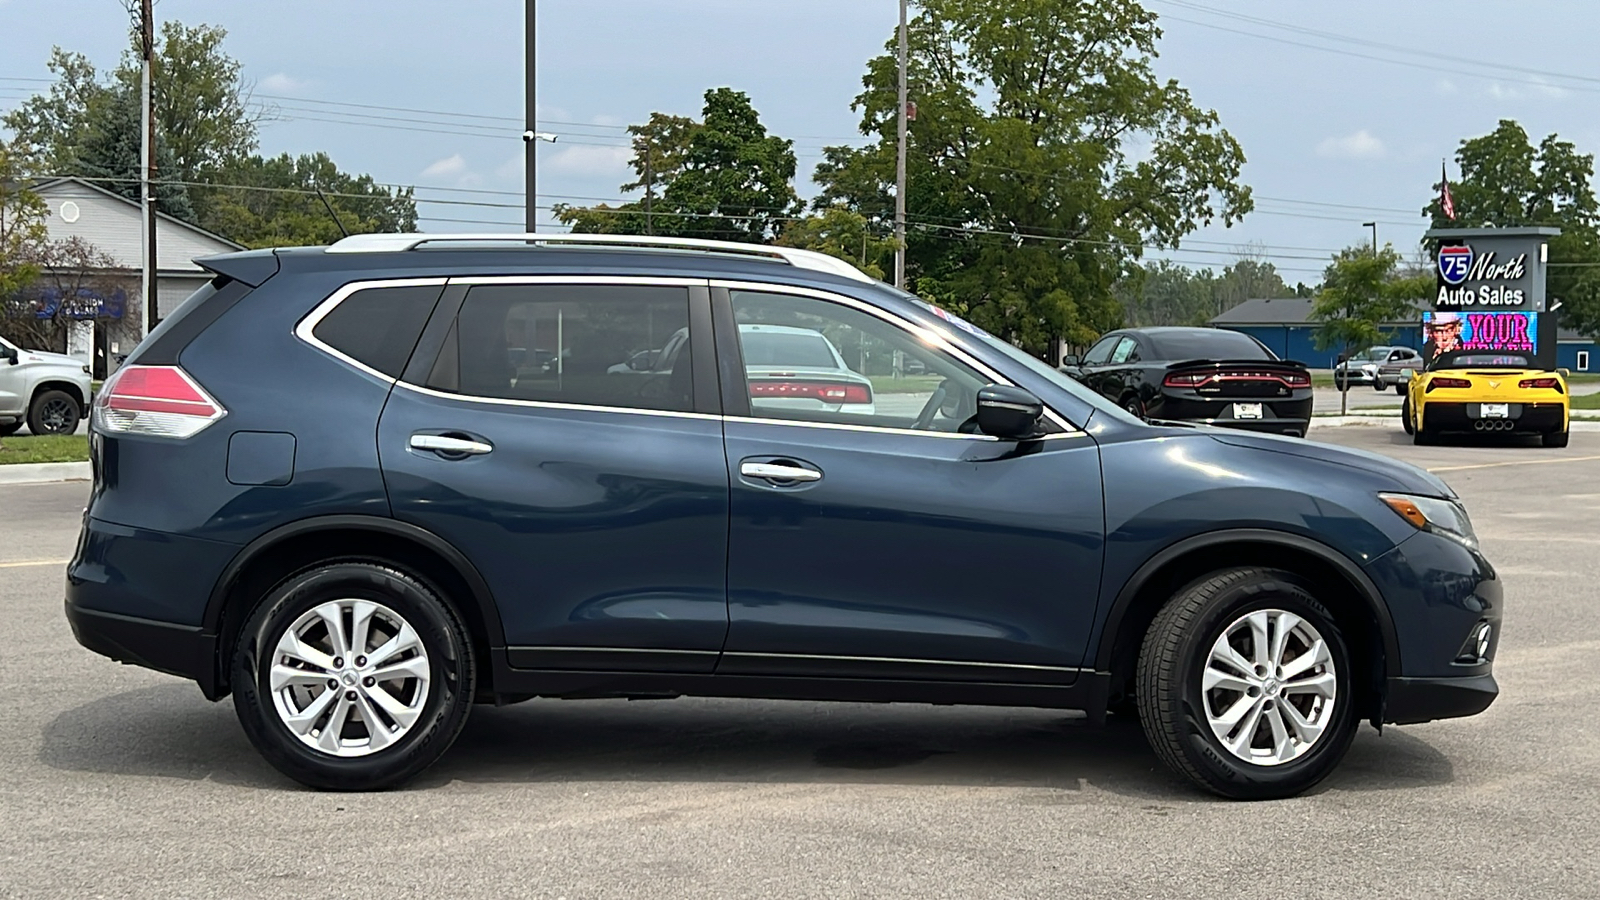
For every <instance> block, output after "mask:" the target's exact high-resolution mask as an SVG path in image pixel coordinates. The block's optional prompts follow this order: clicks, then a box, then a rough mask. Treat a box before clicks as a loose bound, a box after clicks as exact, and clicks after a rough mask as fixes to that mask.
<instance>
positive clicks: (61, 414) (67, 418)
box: [39, 398, 77, 434]
mask: <svg viewBox="0 0 1600 900" xmlns="http://www.w3.org/2000/svg"><path fill="white" fill-rule="evenodd" d="M73 419H74V416H73V412H72V404H70V403H68V402H67V401H65V400H62V399H60V398H56V399H54V400H47V401H45V404H44V405H43V406H42V407H40V408H39V424H41V425H43V426H44V430H45V433H46V434H66V433H67V432H68V431H69V430H70V429H71V428H73V427H76V425H77V422H75V421H73Z"/></svg>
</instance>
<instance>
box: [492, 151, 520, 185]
mask: <svg viewBox="0 0 1600 900" xmlns="http://www.w3.org/2000/svg"><path fill="white" fill-rule="evenodd" d="M527 164H528V157H527V156H526V155H525V151H522V150H518V151H517V153H516V155H515V156H511V157H508V158H507V159H506V161H505V162H503V163H501V164H500V167H499V168H498V169H495V170H494V174H495V175H496V176H498V177H500V178H521V177H522V176H523V174H524V173H526V172H527V168H526V167H527Z"/></svg>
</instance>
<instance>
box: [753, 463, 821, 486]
mask: <svg viewBox="0 0 1600 900" xmlns="http://www.w3.org/2000/svg"><path fill="white" fill-rule="evenodd" d="M739 474H740V475H743V476H744V477H746V478H761V479H765V480H767V481H784V482H788V483H790V484H794V483H798V482H807V481H821V480H822V473H821V472H818V471H817V470H816V469H807V468H805V467H804V466H795V465H786V464H784V463H769V462H767V463H762V462H747V463H740V464H739Z"/></svg>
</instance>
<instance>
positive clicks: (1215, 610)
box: [1137, 568, 1359, 800]
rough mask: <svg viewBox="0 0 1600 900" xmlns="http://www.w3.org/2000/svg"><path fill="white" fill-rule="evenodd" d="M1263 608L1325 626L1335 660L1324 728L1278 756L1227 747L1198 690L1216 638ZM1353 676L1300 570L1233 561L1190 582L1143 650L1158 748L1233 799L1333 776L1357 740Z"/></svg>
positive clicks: (1146, 695)
mask: <svg viewBox="0 0 1600 900" xmlns="http://www.w3.org/2000/svg"><path fill="white" fill-rule="evenodd" d="M1261 609H1278V610H1284V611H1287V612H1291V613H1293V614H1295V615H1296V616H1299V617H1300V618H1302V619H1304V620H1305V621H1306V623H1307V624H1309V625H1311V627H1313V628H1315V629H1316V630H1317V631H1318V632H1319V633H1320V634H1321V636H1322V640H1323V643H1324V645H1325V646H1326V647H1327V649H1328V652H1329V655H1330V658H1331V660H1332V663H1333V667H1334V679H1335V694H1334V708H1333V710H1332V711H1331V713H1329V718H1328V720H1327V724H1326V725H1325V727H1324V731H1323V733H1322V734H1321V736H1320V737H1318V738H1316V739H1315V740H1314V742H1313V743H1312V744H1311V745H1310V746H1309V748H1307V749H1305V750H1303V751H1301V753H1300V755H1299V756H1298V757H1296V758H1294V759H1291V760H1289V761H1287V762H1283V763H1281V764H1277V765H1260V764H1256V763H1252V762H1249V761H1246V760H1244V759H1241V758H1239V757H1238V756H1235V755H1234V754H1233V753H1232V752H1231V751H1229V750H1228V749H1227V748H1226V747H1225V746H1224V745H1223V744H1222V742H1221V741H1219V740H1218V739H1217V737H1216V735H1215V734H1214V733H1213V732H1212V729H1211V726H1210V724H1209V722H1208V720H1207V717H1206V707H1205V702H1206V701H1205V698H1204V697H1203V696H1202V693H1203V692H1202V690H1201V677H1202V673H1203V671H1204V667H1205V664H1206V660H1207V658H1208V656H1209V654H1210V648H1211V646H1212V645H1213V644H1214V643H1215V642H1216V640H1217V638H1218V637H1219V636H1220V635H1221V634H1222V633H1223V631H1224V630H1225V629H1226V628H1227V627H1228V626H1229V625H1230V624H1232V623H1234V622H1235V621H1236V620H1237V619H1238V618H1239V617H1240V616H1242V615H1244V614H1246V613H1249V612H1252V611H1255V610H1261ZM1351 675H1352V673H1351V671H1350V654H1349V651H1348V650H1347V649H1346V645H1345V641H1344V636H1343V635H1342V634H1341V633H1340V631H1339V628H1338V625H1337V624H1336V620H1335V619H1334V617H1333V615H1332V614H1331V613H1330V612H1329V611H1328V609H1327V608H1326V607H1324V606H1323V605H1322V604H1321V603H1319V602H1318V601H1317V599H1316V598H1315V597H1314V596H1312V594H1311V592H1310V591H1309V590H1308V589H1307V587H1306V585H1305V584H1304V583H1303V582H1302V581H1301V580H1300V579H1299V578H1297V577H1296V576H1294V575H1293V574H1291V573H1288V572H1284V571H1279V570H1275V569H1263V568H1238V569H1227V570H1223V571H1219V572H1214V573H1212V574H1210V575H1207V576H1206V577H1204V578H1201V579H1200V580H1198V581H1195V582H1192V583H1190V584H1189V585H1188V586H1186V587H1185V588H1183V589H1182V590H1180V591H1178V593H1177V594H1176V595H1174V596H1173V598H1172V599H1171V600H1169V601H1168V602H1167V605H1166V606H1164V607H1162V608H1161V611H1160V612H1159V613H1157V614H1156V618H1155V621H1154V622H1152V623H1151V625H1150V630H1149V631H1148V632H1146V633H1145V639H1144V646H1143V647H1142V649H1141V650H1140V652H1139V668H1138V678H1137V682H1138V687H1137V691H1138V697H1139V719H1140V721H1141V722H1142V723H1143V724H1144V730H1145V736H1146V737H1147V738H1149V740H1150V745H1151V746H1152V747H1153V748H1154V749H1155V751H1156V755H1157V756H1159V757H1161V759H1162V761H1163V762H1165V763H1166V764H1167V765H1168V766H1170V767H1171V768H1172V769H1173V770H1174V771H1175V772H1177V773H1178V774H1180V775H1182V776H1184V777H1185V778H1187V779H1189V780H1190V781H1191V782H1193V783H1194V784H1195V785H1196V786H1198V787H1201V788H1204V789H1205V790H1208V791H1211V792H1212V793H1215V794H1219V795H1221V796H1223V797H1228V798H1231V799H1236V800H1269V799H1276V798H1281V797H1292V796H1294V795H1296V794H1299V793H1301V792H1303V791H1305V790H1307V789H1308V788H1310V787H1312V786H1314V785H1315V784H1317V782H1319V781H1321V780H1322V779H1323V778H1325V777H1327V775H1328V773H1330V772H1332V771H1333V769H1334V768H1335V767H1336V766H1337V765H1338V764H1339V761H1340V760H1341V759H1343V758H1344V754H1345V751H1347V750H1348V749H1349V748H1350V742H1351V740H1352V739H1354V737H1355V731H1356V727H1357V725H1358V724H1359V723H1358V720H1357V718H1356V715H1355V707H1356V703H1355V695H1354V692H1353V690H1352V688H1351ZM1280 702H1282V701H1280ZM1269 707H1270V704H1269Z"/></svg>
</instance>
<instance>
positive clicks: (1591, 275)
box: [1423, 119, 1600, 337]
mask: <svg viewBox="0 0 1600 900" xmlns="http://www.w3.org/2000/svg"><path fill="white" fill-rule="evenodd" d="M1456 163H1457V165H1458V166H1459V167H1460V171H1461V176H1460V181H1459V182H1452V183H1451V185H1450V195H1451V199H1452V200H1453V201H1454V203H1455V211H1456V218H1455V219H1454V220H1453V221H1452V220H1451V219H1449V218H1446V217H1445V215H1444V211H1443V209H1441V207H1440V204H1439V200H1438V199H1435V200H1434V201H1433V202H1431V203H1429V204H1428V205H1427V206H1426V207H1425V208H1424V209H1423V213H1424V214H1426V215H1427V216H1429V217H1430V218H1431V219H1432V222H1433V227H1435V228H1451V227H1455V228H1475V227H1486V226H1493V227H1499V228H1509V227H1514V226H1523V225H1554V226H1557V227H1559V228H1560V229H1561V234H1560V235H1559V236H1557V237H1555V238H1554V239H1552V240H1551V241H1550V262H1551V263H1552V265H1551V267H1550V269H1549V277H1548V281H1547V290H1548V293H1549V296H1550V297H1551V298H1552V299H1553V300H1561V301H1562V303H1563V306H1562V309H1561V312H1560V315H1561V316H1562V319H1563V321H1564V322H1566V323H1568V324H1570V325H1572V326H1574V327H1576V328H1577V329H1579V330H1580V331H1583V332H1585V333H1587V334H1589V335H1592V336H1597V337H1600V203H1597V201H1596V199H1595V193H1594V186H1593V181H1594V156H1593V155H1592V154H1585V153H1579V152H1578V151H1577V148H1576V147H1575V146H1574V145H1573V144H1572V142H1570V141H1563V140H1561V139H1560V138H1558V137H1557V136H1556V135H1554V134H1551V135H1548V136H1546V137H1545V138H1544V139H1543V140H1542V141H1540V142H1539V145H1538V146H1537V147H1535V146H1534V145H1533V142H1532V140H1531V139H1530V138H1529V137H1528V133H1527V131H1525V130H1524V129H1523V128H1522V126H1521V125H1518V124H1517V123H1516V122H1514V121H1512V120H1510V119H1502V120H1501V121H1500V124H1499V125H1498V126H1497V127H1496V128H1495V130H1494V131H1492V132H1490V133H1489V134H1486V135H1483V136H1481V137H1475V138H1469V139H1466V140H1463V141H1462V142H1461V146H1460V148H1459V149H1458V150H1457V151H1456ZM1438 189H1439V185H1437V184H1435V185H1434V193H1435V196H1436V197H1437V195H1438V193H1439V190H1438ZM1436 250H1437V248H1436V247H1430V248H1429V251H1430V252H1436Z"/></svg>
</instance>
